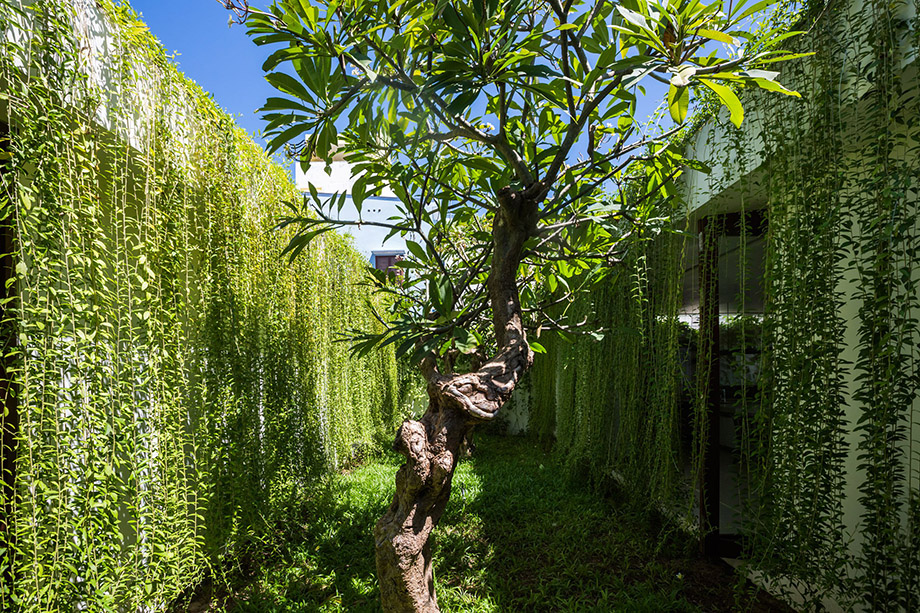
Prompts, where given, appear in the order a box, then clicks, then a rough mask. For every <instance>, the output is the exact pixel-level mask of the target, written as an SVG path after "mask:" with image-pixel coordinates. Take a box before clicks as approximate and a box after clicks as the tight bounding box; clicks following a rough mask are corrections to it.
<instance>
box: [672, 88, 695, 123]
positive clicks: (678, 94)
mask: <svg viewBox="0 0 920 613" xmlns="http://www.w3.org/2000/svg"><path fill="white" fill-rule="evenodd" d="M689 106H690V89H689V88H688V87H677V86H675V85H674V84H673V83H672V84H671V86H670V88H668V110H669V111H670V112H671V119H673V120H674V123H684V119H686V118H687V108H688V107H689Z"/></svg>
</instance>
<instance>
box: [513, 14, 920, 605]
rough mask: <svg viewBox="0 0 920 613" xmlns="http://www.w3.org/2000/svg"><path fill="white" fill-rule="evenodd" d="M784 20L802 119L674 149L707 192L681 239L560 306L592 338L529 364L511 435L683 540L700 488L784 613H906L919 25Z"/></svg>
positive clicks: (722, 129)
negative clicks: (783, 602)
mask: <svg viewBox="0 0 920 613" xmlns="http://www.w3.org/2000/svg"><path fill="white" fill-rule="evenodd" d="M807 4H808V5H807V6H805V7H804V9H803V10H802V11H801V12H799V11H796V10H794V9H796V8H799V7H796V6H795V4H794V3H788V6H784V7H782V8H781V10H780V11H779V13H778V14H779V15H781V16H784V18H785V19H787V22H786V24H787V26H791V25H792V24H793V23H794V22H797V24H796V25H795V29H808V30H810V31H809V33H808V34H807V35H805V36H803V37H801V38H800V39H799V40H798V42H796V43H795V45H796V46H798V47H799V50H801V51H803V52H815V55H814V56H812V57H808V58H803V59H801V60H798V61H796V62H793V63H790V64H789V65H785V66H783V67H782V70H783V82H784V83H789V84H790V86H791V87H793V88H795V89H798V90H799V91H801V92H802V94H803V100H799V99H795V98H787V97H777V96H767V95H750V96H745V98H744V99H745V109H746V112H747V115H748V119H747V121H746V123H745V125H743V126H742V129H741V130H736V129H735V128H733V127H732V126H730V125H728V122H727V121H720V120H719V117H710V118H708V119H707V120H706V122H704V123H702V124H698V125H696V126H695V127H694V128H693V129H692V130H691V131H690V133H689V134H688V135H687V141H686V142H687V143H688V146H692V147H695V152H696V154H697V155H702V156H703V157H704V159H703V161H704V162H706V163H707V164H708V165H709V166H711V167H712V168H713V172H712V174H711V175H710V177H708V178H706V179H702V180H701V184H702V187H703V193H704V194H705V195H704V196H703V197H702V198H699V197H698V196H694V195H693V194H689V199H690V201H691V204H692V205H693V210H691V211H690V212H689V214H688V215H687V216H678V217H679V218H680V221H677V222H676V223H675V227H674V230H676V231H680V232H688V234H689V236H688V238H687V239H686V241H682V240H681V239H680V238H679V235H667V236H663V237H662V238H660V239H657V240H656V241H654V242H651V243H649V244H648V245H647V247H646V248H645V250H644V251H643V252H639V253H636V254H634V256H633V258H632V259H631V260H630V261H629V262H628V263H627V265H626V266H624V267H623V270H622V271H621V272H620V274H619V275H618V276H617V277H616V278H615V280H614V281H612V282H611V283H610V284H609V285H608V287H606V288H605V289H604V293H603V294H597V295H595V296H593V297H592V300H591V301H590V303H587V302H586V303H585V304H582V305H580V308H581V309H582V310H584V311H585V313H586V314H590V315H593V316H595V317H596V318H597V319H598V320H599V321H600V322H601V323H603V324H604V325H605V326H606V327H607V328H608V334H607V336H606V337H605V338H604V340H603V341H602V342H600V343H596V342H593V341H591V340H582V341H579V342H577V343H575V344H572V345H570V344H565V343H554V344H553V346H552V347H551V348H550V350H549V353H548V354H547V355H546V356H538V358H537V359H538V362H537V363H536V365H535V371H534V377H533V406H532V407H531V427H532V428H536V429H537V430H538V431H539V432H541V433H542V434H543V435H544V436H545V437H552V436H554V437H555V438H556V443H557V447H558V449H559V451H560V452H561V453H564V454H567V455H568V456H569V457H571V458H572V460H573V462H575V463H577V464H579V465H583V466H585V467H587V468H589V469H590V470H591V472H592V474H594V475H596V476H600V477H609V476H610V474H611V472H614V473H615V474H616V475H617V476H618V478H619V479H620V480H621V483H623V484H625V485H626V486H627V487H628V488H629V489H631V491H632V492H634V493H635V494H636V495H639V496H641V497H643V498H644V499H647V500H650V501H657V502H658V503H664V504H665V506H667V507H668V508H669V509H672V510H673V509H677V510H680V509H683V510H685V511H686V512H688V514H690V516H691V517H692V518H693V521H694V522H695V523H698V518H699V517H700V516H702V518H703V522H702V528H703V530H704V532H705V531H708V530H712V529H713V528H716V527H717V526H713V525H711V524H707V522H706V519H707V513H706V509H705V507H706V505H707V503H711V502H712V499H711V498H710V496H711V494H712V491H711V490H712V489H715V490H716V501H715V502H716V504H719V506H720V508H721V511H722V529H723V531H726V527H727V525H728V523H729V522H728V521H727V520H726V517H727V516H731V519H732V520H733V521H735V522H736V525H735V526H733V528H732V530H731V531H737V534H736V535H735V536H736V537H737V539H738V540H737V541H736V542H735V544H736V546H737V548H736V550H735V552H734V553H733V554H732V555H740V556H743V557H745V558H746V559H747V560H748V561H749V562H750V563H751V565H752V566H754V567H755V568H757V569H758V570H759V571H760V573H761V574H760V576H761V577H766V578H767V580H768V581H769V582H770V583H771V585H772V586H773V587H774V588H775V589H779V590H783V591H785V592H786V593H787V594H788V595H789V597H790V598H791V599H793V600H795V601H796V602H798V603H799V604H798V606H799V607H801V608H803V609H805V610H821V609H822V608H823V607H825V606H833V605H831V602H833V603H835V605H836V606H839V607H841V608H843V609H844V610H865V611H915V610H918V609H920V600H918V599H920V400H918V393H920V353H918V351H920V350H918V347H920V210H918V206H920V182H918V177H920V79H918V76H917V75H918V50H920V41H918V32H920V28H918V22H917V15H918V14H920V12H918V10H917V6H916V5H915V3H914V2H913V1H912V0H908V1H906V2H904V1H897V2H878V1H874V0H866V1H865V2H862V1H852V2H832V3H823V2H821V3H818V2H815V3H807ZM812 24H814V25H813V27H812ZM772 25H777V23H773V24H772ZM691 183H692V181H691ZM688 185H689V184H688ZM691 187H692V186H691ZM694 199H695V200H694ZM728 213H730V214H728ZM682 242H683V245H682V246H677V247H675V244H677V243H682ZM707 245H710V247H708V248H707ZM707 249H709V251H707ZM707 253H708V254H709V255H707ZM707 257H712V258H714V260H713V261H712V262H710V263H709V264H708V265H707V263H706V259H707ZM707 269H708V271H709V272H706V270H707ZM727 272H728V273H730V274H726V273H727ZM712 275H721V277H722V278H721V287H720V284H719V283H718V281H716V282H714V283H712V284H708V280H709V279H708V278H707V277H708V276H709V277H711V276H712ZM716 278H718V276H717V277H716ZM732 292H734V294H733V293H732ZM707 294H708V296H707ZM707 305H708V306H707ZM707 308H711V309H713V310H712V311H710V312H707ZM688 321H691V322H692V325H691V326H688V325H686V322H688ZM710 324H712V325H710ZM714 330H715V333H714V332H713V331H714ZM720 331H721V333H720ZM712 366H714V368H715V370H713V368H712ZM714 421H718V422H720V423H718V424H713V422H714ZM714 425H715V426H716V429H715V432H716V433H717V434H718V432H719V426H721V435H718V436H716V437H715V438H713V426H714ZM720 454H721V456H722V458H721V459H720ZM729 456H730V460H726V458H727V457H729ZM726 470H729V471H730V473H731V474H730V478H725V477H724V476H723V478H722V479H721V483H720V482H719V474H718V473H719V471H723V475H724V471H726ZM713 472H716V473H717V474H716V475H715V478H714V479H713V478H712V477H713V474H712V473H713ZM720 486H721V490H722V491H721V495H720V494H719V493H718V488H719V487H720ZM701 507H702V509H701ZM701 511H702V513H700V512H701ZM709 517H711V516H709Z"/></svg>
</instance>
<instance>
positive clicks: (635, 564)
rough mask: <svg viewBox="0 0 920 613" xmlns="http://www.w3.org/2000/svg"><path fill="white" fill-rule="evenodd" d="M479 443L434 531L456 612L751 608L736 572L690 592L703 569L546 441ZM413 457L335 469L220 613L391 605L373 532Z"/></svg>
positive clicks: (242, 575)
mask: <svg viewBox="0 0 920 613" xmlns="http://www.w3.org/2000/svg"><path fill="white" fill-rule="evenodd" d="M477 442H478V449H477V452H476V457H475V458H473V459H471V460H467V461H464V462H462V463H461V464H460V466H459V467H458V469H457V473H456V475H455V477H454V489H453V495H452V498H451V501H450V505H449V507H448V510H447V512H446V513H445V516H444V517H443V518H442V520H441V523H440V526H439V527H438V528H437V529H436V530H435V533H434V535H435V536H434V551H435V560H436V567H435V577H436V581H437V589H438V600H439V603H440V605H441V608H442V610H444V611H445V612H447V611H456V612H464V613H466V612H470V613H486V612H498V611H584V612H590V611H597V612H608V611H630V612H634V613H641V612H643V611H648V612H661V611H701V610H721V607H718V608H716V607H715V606H714V605H713V604H712V603H713V602H714V596H713V593H712V592H713V590H716V591H719V592H720V593H719V594H717V595H716V596H717V597H718V598H720V599H721V600H723V601H725V602H726V603H728V602H735V603H736V604H737V602H736V601H735V600H734V596H733V594H734V591H733V590H732V585H731V579H730V578H729V579H727V580H725V579H720V580H719V581H721V582H722V583H726V585H725V586H720V585H717V586H716V587H712V586H711V585H707V586H702V587H701V586H698V585H690V581H689V578H688V577H689V576H690V575H692V574H693V572H694V571H693V567H692V563H691V566H687V564H688V563H687V562H686V560H684V561H682V558H681V557H680V556H679V555H671V554H669V552H668V551H667V550H663V549H662V548H661V544H662V542H664V541H663V539H662V538H661V537H660V535H659V534H657V533H655V532H654V531H653V530H651V529H650V527H649V525H648V524H647V522H644V521H642V520H640V519H638V518H637V517H638V516H637V515H635V514H633V513H630V512H629V511H628V509H627V508H626V507H625V505H618V504H615V502H614V501H612V500H610V499H603V498H601V497H599V496H597V495H595V494H593V493H592V492H590V491H588V490H587V489H586V488H583V487H579V486H577V485H573V484H572V483H571V479H570V478H569V476H568V475H569V473H568V471H567V470H566V468H565V467H564V466H561V465H560V464H559V463H557V462H556V461H554V460H553V459H552V457H551V456H547V455H545V454H544V453H543V452H542V451H541V450H540V448H539V447H538V446H536V445H534V444H533V443H532V442H529V441H527V440H522V439H514V438H497V437H485V436H480V437H478V440H477ZM400 459H401V458H399V457H398V456H395V455H393V456H391V457H387V458H385V459H382V460H377V461H374V462H370V463H367V464H365V465H363V466H360V467H358V468H356V469H354V470H352V471H349V472H347V473H343V474H337V475H334V476H333V477H331V478H330V479H329V480H328V481H327V482H326V483H325V484H324V485H323V486H322V487H319V488H318V489H316V490H315V491H313V492H311V493H310V494H309V495H308V497H307V498H306V499H305V500H304V501H303V503H302V509H299V510H298V516H299V517H300V521H299V522H298V523H299V524H300V525H299V526H297V527H296V530H293V532H292V533H291V531H290V530H288V532H289V535H288V538H287V539H284V540H282V545H280V546H276V547H275V548H273V549H263V550H262V551H260V552H259V553H258V554H254V555H253V557H252V562H253V564H252V565H251V566H250V567H249V570H241V571H238V572H236V573H231V576H232V577H233V578H234V580H233V581H232V582H231V586H230V588H229V592H228V595H227V605H226V607H224V606H218V605H217V603H216V599H215V601H214V602H212V603H211V610H223V609H224V608H226V610H230V611H236V612H252V613H255V612H259V613H268V612H278V613H280V612H290V613H297V612H306V611H310V612H314V611H323V612H326V611H348V612H359V611H379V610H380V607H379V604H378V593H377V587H376V580H375V576H374V551H373V540H372V537H371V529H372V527H373V525H374V522H375V521H376V520H377V518H378V517H380V515H382V513H383V512H384V509H385V507H386V505H387V504H388V502H389V500H390V496H391V493H392V488H393V476H394V473H395V471H396V469H397V467H398V465H399V461H400ZM685 567H686V568H687V569H688V570H685V571H684V572H681V569H683V568H685ZM688 573H689V574H688ZM710 583H711V581H710ZM717 583H718V581H717ZM726 599H727V600H726ZM693 601H696V602H697V603H701V602H702V603H703V604H702V607H703V608H700V606H698V604H694V602H693ZM707 603H708V605H707ZM726 606H727V607H728V608H726V609H724V610H736V607H735V606H734V605H729V604H727V605H726ZM738 608H747V607H738ZM190 610H201V608H198V609H190ZM756 610H764V609H760V608H758V609H756ZM766 610H769V609H766Z"/></svg>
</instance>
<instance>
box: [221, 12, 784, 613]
mask: <svg viewBox="0 0 920 613" xmlns="http://www.w3.org/2000/svg"><path fill="white" fill-rule="evenodd" d="M218 1H220V2H221V3H222V4H225V5H226V6H227V8H230V9H232V10H234V11H235V12H236V13H237V15H238V17H239V18H240V20H241V21H245V22H246V23H247V24H248V26H249V28H250V30H249V31H250V34H251V35H252V36H253V37H254V40H255V42H256V43H257V44H259V45H274V46H277V49H276V50H275V51H274V52H273V53H272V55H271V56H270V57H269V59H268V60H267V61H266V63H265V66H264V68H265V70H266V71H267V73H268V74H267V77H266V78H267V79H268V81H269V82H270V83H272V84H273V85H274V86H275V87H276V88H277V89H278V90H279V91H280V92H281V95H279V96H278V97H275V98H270V99H269V100H268V101H267V102H266V104H265V107H264V108H263V111H264V112H265V119H266V120H267V121H268V126H267V134H268V136H269V138H270V148H271V149H273V150H277V149H280V148H282V147H285V148H287V150H288V151H289V152H290V153H291V154H292V155H294V156H296V157H297V158H299V159H301V160H305V161H306V162H305V163H309V160H310V159H311V157H312V156H314V155H315V156H318V157H319V158H321V159H324V160H326V161H327V162H328V161H330V160H331V156H332V154H333V152H334V151H335V150H336V148H341V149H342V150H344V152H345V157H346V159H347V160H348V161H349V162H351V163H352V164H353V165H354V169H355V171H356V172H357V173H358V178H357V180H356V182H355V184H354V188H353V191H352V194H351V196H352V198H353V200H354V204H355V206H356V207H357V211H358V216H357V217H356V218H355V219H349V220H342V219H340V218H339V214H340V212H341V210H342V206H343V203H344V202H345V194H341V195H339V196H336V197H333V198H330V199H328V200H323V199H321V198H320V197H319V195H318V194H316V193H315V192H313V193H312V194H310V195H309V196H307V197H306V198H305V199H304V202H303V203H298V204H296V205H292V214H291V216H290V218H288V219H286V220H284V221H283V222H282V225H294V226H295V227H296V228H297V232H296V235H295V237H294V238H293V240H292V241H291V243H290V245H289V247H288V253H289V254H290V256H291V257H296V255H297V254H298V253H299V252H300V251H301V250H302V249H304V248H306V247H307V246H308V245H309V244H310V241H311V240H312V239H313V238H314V237H316V236H317V235H318V234H320V233H322V232H325V231H328V230H332V229H335V228H340V227H342V226H344V225H349V224H361V223H374V224H375V225H383V226H385V227H387V228H389V229H390V231H391V232H392V233H393V234H400V235H403V236H408V237H410V240H408V241H407V245H408V249H409V251H410V252H411V257H409V258H408V259H407V260H406V261H404V262H403V263H402V264H401V266H402V268H404V269H405V270H406V275H405V276H404V278H403V281H402V282H401V283H396V282H392V281H391V280H390V279H388V277H387V276H386V275H384V274H382V273H380V274H378V275H377V276H376V277H375V280H374V281H375V283H376V284H377V285H378V287H379V289H380V291H383V292H388V293H391V294H393V295H394V301H393V305H394V306H393V310H392V312H391V313H389V314H387V316H386V317H382V318H381V320H382V322H383V324H384V326H385V331H383V332H381V333H367V332H363V333H360V332H359V333H355V334H354V335H353V340H354V342H355V350H356V351H358V352H365V351H369V350H371V349H373V348H374V347H377V346H380V345H385V344H389V343H396V344H397V346H398V352H399V353H400V354H412V355H413V356H414V358H415V359H416V360H417V361H418V363H419V364H420V367H421V370H422V373H423V374H424V377H425V379H426V381H427V390H428V396H429V399H430V402H429V407H428V410H427V412H426V413H425V414H424V416H422V417H421V419H419V420H417V421H416V420H407V421H405V422H404V423H403V425H402V426H401V427H400V429H399V432H398V433H397V435H396V440H395V442H394V444H395V447H396V449H398V450H399V451H400V452H401V453H402V454H403V455H405V456H406V463H405V464H404V465H403V466H402V467H401V468H400V469H399V472H398V474H397V477H396V493H395V495H394V497H393V502H392V504H391V505H390V507H389V509H388V510H387V512H386V514H385V515H384V516H383V517H382V518H381V519H380V521H379V522H378V523H377V525H376V527H375V529H374V537H375V544H376V555H377V570H378V577H379V582H380V591H381V597H382V599H383V605H384V609H385V610H387V611H391V612H393V611H425V612H432V611H438V606H437V600H436V596H435V590H434V583H433V575H432V557H431V548H430V546H429V542H428V537H429V535H430V533H431V530H432V529H433V528H434V527H435V526H436V525H437V523H438V521H439V519H440V517H441V515H442V513H443V512H444V509H445V506H446V505H447V502H448V499H449V496H450V487H451V478H452V476H453V473H454V469H455V467H456V464H457V459H458V456H459V454H460V448H461V444H462V442H463V440H464V439H465V437H466V436H467V434H468V433H469V432H470V430H471V429H472V428H473V427H474V426H475V425H476V424H478V423H482V422H487V421H489V420H492V419H494V418H495V416H496V415H497V414H498V412H499V410H500V409H501V408H502V406H503V405H504V404H505V402H506V401H507V400H508V399H509V397H510V396H511V394H512V392H513V391H514V389H515V386H516V385H517V383H518V381H519V380H520V378H521V376H523V374H524V373H525V372H526V371H527V370H528V369H529V368H530V366H531V364H532V363H533V354H534V351H539V350H541V349H542V348H541V347H540V345H539V340H538V339H539V337H540V336H541V334H544V333H551V332H552V333H560V334H564V335H569V334H573V333H575V332H578V331H584V332H588V333H597V332H598V331H597V330H594V329H592V328H591V322H590V321H589V320H586V321H576V320H573V319H572V317H571V316H570V312H569V309H568V308H567V307H568V305H570V304H571V303H572V301H573V299H574V298H575V297H576V296H577V295H578V294H579V293H581V292H586V291H590V289H591V287H592V286H593V284H595V283H596V282H597V281H598V280H600V279H601V278H603V276H604V275H606V274H609V271H610V270H612V269H615V265H616V264H617V262H618V261H619V260H620V259H621V257H622V255H623V254H624V252H625V250H626V249H628V248H629V246H630V244H632V243H634V242H635V241H639V240H644V239H647V238H649V237H650V236H653V235H654V233H655V232H658V231H660V230H661V228H662V224H661V221H662V217H663V216H666V215H667V214H668V211H669V210H670V208H671V207H672V201H673V199H674V198H675V195H676V191H675V180H676V179H677V178H678V176H679V175H680V173H681V171H682V169H683V168H684V167H685V166H686V165H687V164H689V163H691V162H689V161H688V160H685V159H683V157H682V156H681V152H680V151H679V150H677V149H676V148H674V147H673V146H671V145H669V144H668V137H669V136H671V135H673V134H674V133H675V132H676V131H678V130H679V129H680V128H681V124H682V123H683V122H684V121H685V119H686V116H687V112H688V108H689V103H690V98H691V91H693V90H694V89H696V88H702V89H703V90H707V91H709V92H711V93H712V94H713V95H714V96H715V97H717V99H718V100H720V101H721V103H722V104H724V106H726V107H727V108H728V110H729V113H730V116H731V119H732V121H734V122H735V123H736V124H740V122H741V120H742V117H743V109H742V107H741V103H740V101H739V99H738V97H737V95H736V93H735V90H736V89H737V88H739V87H747V86H756V87H760V88H764V89H767V90H772V91H777V92H782V93H786V94H793V95H796V94H794V92H790V91H789V90H786V89H784V88H783V87H782V86H781V85H780V84H779V83H778V82H777V81H776V76H777V73H776V72H771V71H768V70H764V69H763V65H765V64H769V63H771V62H776V61H778V60H781V59H785V58H788V57H791V56H789V55H786V54H784V53H783V52H781V51H778V50H775V49H773V47H772V45H771V44H770V43H764V42H763V39H761V42H760V43H759V44H758V51H757V53H756V54H753V55H748V54H746V53H745V51H744V46H743V45H740V43H739V39H741V38H745V37H746V34H745V33H744V32H743V31H740V30H741V26H742V25H743V24H746V23H749V22H750V21H751V18H752V16H754V15H756V14H757V13H759V12H761V11H763V10H764V9H766V8H767V6H768V3H767V2H761V3H759V4H756V5H754V6H751V7H749V8H742V3H739V4H738V5H737V6H732V5H731V4H729V5H727V6H725V7H723V6H722V4H721V3H719V2H716V3H713V4H706V3H704V2H701V1H700V0H662V2H661V3H656V2H652V1H649V0H623V1H621V2H610V1H604V0H597V1H593V2H585V1H581V0H476V1H473V2H448V1H446V0H437V1H434V2H412V1H408V0H389V1H385V2H381V1H376V0H373V1H372V0H318V1H317V2H315V3H314V2H310V0H280V1H278V2H276V3H275V4H273V5H272V6H271V8H269V9H268V10H267V11H260V10H255V9H252V8H250V7H249V6H248V5H247V4H246V3H245V2H240V1H238V0H237V1H232V0H228V1H226V2H225V1H224V0H218ZM768 38H769V37H768ZM781 38H782V37H777V38H776V40H781ZM726 46H727V47H726ZM652 80H657V81H662V82H664V83H666V84H667V85H668V94H667V105H668V109H669V111H670V113H669V114H670V117H671V119H672V120H673V122H674V124H675V125H674V127H673V128H672V129H670V130H659V131H656V132H654V133H651V134H650V133H648V132H646V131H645V130H644V129H643V127H642V126H641V125H640V122H637V121H636V114H637V101H638V96H640V95H641V93H642V91H643V90H642V86H643V84H644V83H645V82H647V81H652ZM384 187H389V188H391V189H392V190H393V192H394V193H395V194H396V195H397V197H398V200H399V205H398V211H399V214H398V215H397V216H396V217H395V218H392V219H390V220H389V221H388V222H385V223H380V222H368V221H364V220H363V219H362V218H361V207H362V203H363V201H364V199H365V198H366V197H368V196H370V195H373V194H375V193H377V192H379V190H381V189H383V188H384ZM464 355H465V356H467V357H463V356H464ZM461 364H462V365H463V366H464V367H463V368H459V367H458V365H461Z"/></svg>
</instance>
